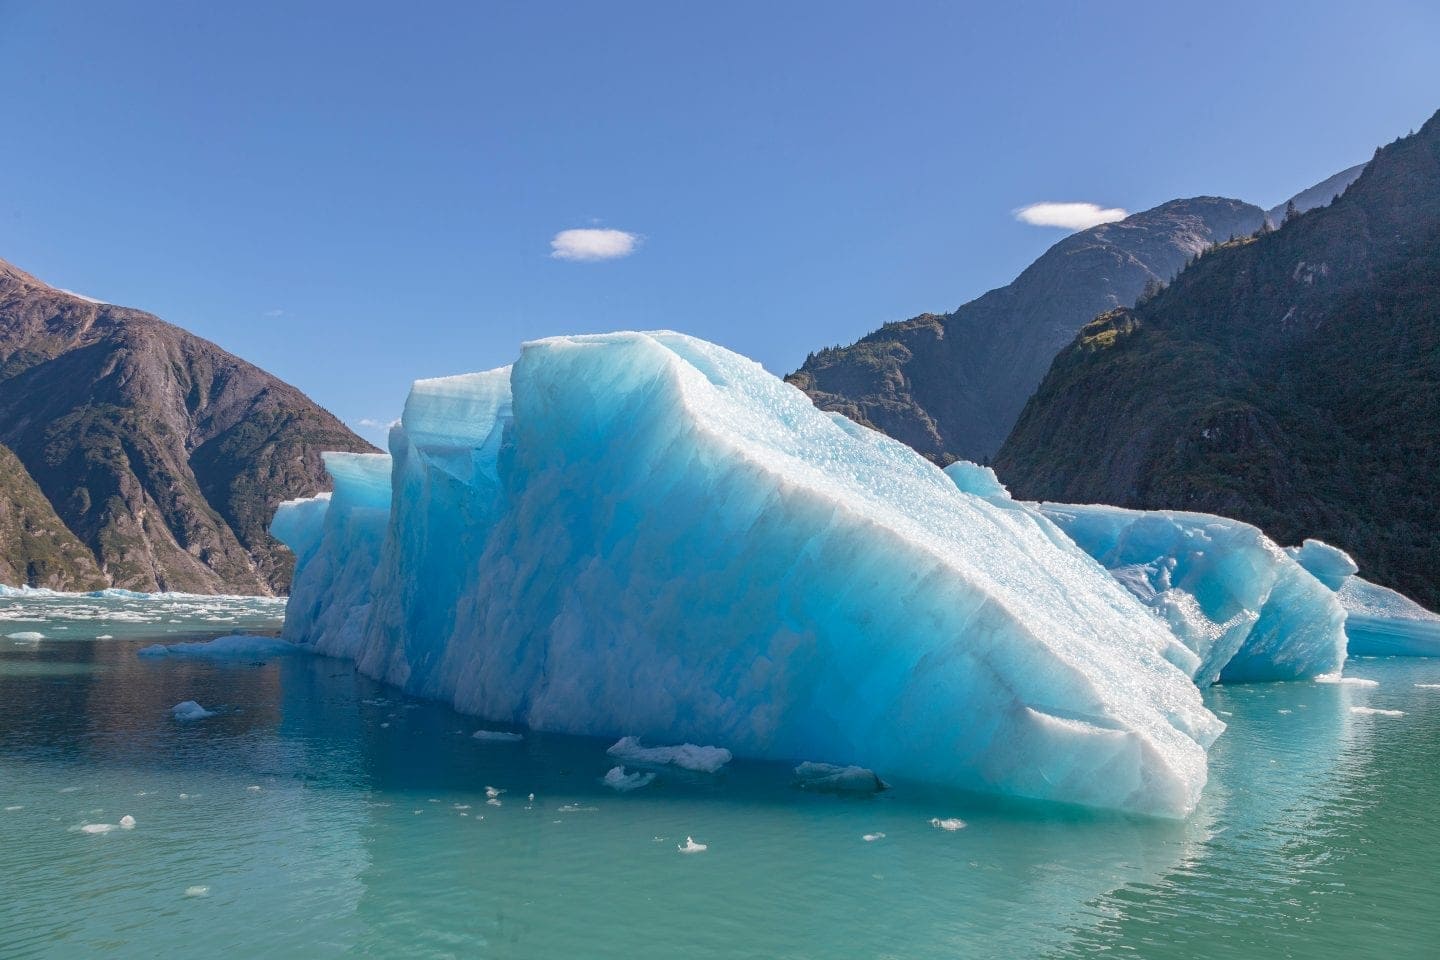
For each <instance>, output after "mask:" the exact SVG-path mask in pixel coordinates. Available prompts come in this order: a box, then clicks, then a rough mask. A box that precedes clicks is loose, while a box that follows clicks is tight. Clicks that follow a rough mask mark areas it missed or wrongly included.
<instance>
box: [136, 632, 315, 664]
mask: <svg viewBox="0 0 1440 960" xmlns="http://www.w3.org/2000/svg"><path fill="white" fill-rule="evenodd" d="M300 649H301V648H300V647H299V646H297V645H296V644H293V643H291V642H290V641H288V640H282V639H280V638H279V637H257V636H251V635H250V634H244V633H236V634H231V635H229V636H225V637H216V638H215V639H214V640H197V641H193V642H189V643H156V644H152V645H150V646H148V647H142V648H140V649H139V650H137V651H136V652H135V655H136V656H137V657H197V658H199V657H206V658H215V659H230V658H248V657H272V656H280V655H284V654H287V653H295V652H297V651H298V650H300Z"/></svg>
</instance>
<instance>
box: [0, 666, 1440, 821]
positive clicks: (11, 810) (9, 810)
mask: <svg viewBox="0 0 1440 960" xmlns="http://www.w3.org/2000/svg"><path fill="white" fill-rule="evenodd" d="M1417 686H1418V684H1417ZM24 809H25V804H23V803H14V804H11V805H10V806H8V807H6V808H5V812H6V813H14V812H15V811H16V810H24Z"/></svg>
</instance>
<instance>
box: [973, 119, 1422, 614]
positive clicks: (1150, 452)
mask: <svg viewBox="0 0 1440 960" xmlns="http://www.w3.org/2000/svg"><path fill="white" fill-rule="evenodd" d="M996 469H997V471H998V472H999V473H1000V475H1001V478H1002V479H1003V480H1005V481H1006V482H1007V483H1008V484H1009V485H1010V486H1011V488H1012V490H1013V491H1014V492H1015V493H1016V494H1017V495H1018V496H1022V497H1027V498H1031V499H1044V500H1064V501H1072V502H1104V503H1112V504H1118V505H1122V506H1131V507H1143V508H1149V509H1155V508H1164V507H1173V508H1183V509H1187V510H1203V511H1207V512H1212V513H1219V514H1224V515H1226V516H1231V517H1236V518H1239V519H1241V520H1246V521H1248V522H1250V523H1253V524H1255V525H1257V526H1259V527H1261V528H1262V529H1264V530H1265V532H1266V533H1268V534H1270V535H1271V536H1272V537H1274V538H1275V539H1277V540H1279V541H1280V542H1282V543H1299V542H1300V540H1301V538H1302V537H1306V536H1310V537H1316V538H1319V539H1321V540H1324V541H1326V542H1328V543H1331V544H1334V545H1336V546H1339V547H1342V548H1344V549H1345V550H1347V551H1349V552H1350V553H1351V555H1352V556H1354V557H1355V559H1356V560H1357V561H1358V562H1359V564H1360V570H1361V573H1362V574H1363V575H1364V576H1365V577H1366V578H1367V579H1370V580H1375V581H1378V582H1380V583H1383V584H1385V585H1386V586H1389V587H1393V588H1396V589H1398V590H1400V591H1402V592H1404V593H1406V594H1408V595H1410V596H1412V597H1414V598H1415V599H1417V600H1419V601H1421V602H1422V603H1425V604H1427V605H1429V606H1432V607H1433V606H1436V605H1437V604H1440V574H1437V571H1440V479H1437V478H1440V114H1437V116H1436V117H1433V118H1431V119H1430V121H1429V122H1427V123H1426V124H1425V126H1424V127H1422V128H1421V130H1420V131H1419V132H1418V133H1417V134H1414V135H1412V136H1410V137H1406V138H1404V139H1402V140H1397V141H1396V142H1395V143H1392V144H1391V145H1389V146H1387V147H1384V148H1383V149H1381V150H1379V151H1377V152H1376V155H1375V158H1374V159H1373V160H1371V162H1370V163H1369V164H1368V165H1367V166H1366V168H1365V171H1364V173H1362V174H1361V176H1360V177H1359V179H1357V180H1356V181H1355V182H1354V183H1353V184H1352V185H1351V186H1350V188H1349V189H1348V190H1347V191H1346V192H1345V193H1344V194H1343V195H1342V196H1341V197H1340V199H1339V200H1337V201H1336V202H1334V203H1332V204H1331V205H1329V206H1327V207H1323V208H1320V209H1317V210H1312V211H1311V212H1309V213H1306V214H1304V215H1302V216H1299V217H1296V218H1295V219H1293V220H1292V221H1291V222H1290V223H1289V224H1287V225H1285V226H1284V227H1282V228H1281V229H1280V230H1278V231H1275V232H1272V233H1268V234H1262V235H1260V236H1258V237H1255V238H1247V239H1245V240H1241V241H1237V242H1234V243H1227V244H1225V245H1223V246H1222V247H1220V248H1218V249H1216V250H1214V251H1212V252H1210V253H1207V254H1206V255H1204V256H1202V257H1201V258H1200V259H1199V260H1198V261H1197V262H1196V263H1195V264H1194V265H1192V266H1191V267H1190V268H1188V269H1187V270H1185V271H1184V272H1183V273H1181V274H1180V276H1179V277H1177V278H1176V279H1175V281H1174V282H1173V283H1172V284H1171V285H1170V286H1169V287H1168V288H1166V289H1165V290H1164V291H1162V292H1161V293H1159V295H1157V296H1155V297H1153V298H1152V299H1150V300H1148V301H1146V302H1145V303H1143V304H1141V305H1139V306H1138V307H1136V308H1134V309H1119V310H1115V311H1112V312H1110V313H1108V314H1106V315H1104V316H1101V317H1099V318H1097V319H1096V320H1094V321H1093V322H1092V323H1090V324H1088V325H1087V326H1086V327H1085V328H1084V329H1083V330H1081V331H1080V333H1079V335H1078V336H1077V337H1076V338H1075V340H1074V342H1073V343H1072V344H1071V345H1070V346H1069V347H1068V348H1067V349H1066V350H1065V351H1064V352H1062V353H1061V354H1060V355H1059V356H1058V357H1057V358H1056V359H1055V362H1054V364H1053V366H1052V367H1051V369H1050V371H1049V373H1048V374H1047V375H1046V377H1045V379H1044V382H1043V383H1042V384H1041V385H1040V387H1039V389H1038V390H1037V392H1036V394H1035V396H1034V397H1033V398H1032V399H1031V401H1030V402H1029V404H1028V405H1027V406H1026V408H1025V411H1024V413H1023V414H1022V415H1021V417H1020V419H1019V421H1018V422H1017V424H1016V426H1015V430H1014V432H1013V433H1012V434H1011V436H1010V438H1009V440H1008V441H1007V442H1006V443H1005V446H1004V447H1003V449H1002V450H1001V451H1000V455H999V457H998V458H997V461H996Z"/></svg>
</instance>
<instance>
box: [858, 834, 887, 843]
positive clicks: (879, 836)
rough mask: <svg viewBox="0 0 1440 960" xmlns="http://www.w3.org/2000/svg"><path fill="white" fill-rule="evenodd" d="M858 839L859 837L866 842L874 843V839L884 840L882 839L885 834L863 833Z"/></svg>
mask: <svg viewBox="0 0 1440 960" xmlns="http://www.w3.org/2000/svg"><path fill="white" fill-rule="evenodd" d="M860 839H861V840H864V841H865V842H866V843H874V842H875V841H876V840H884V839H885V834H883V833H867V834H865V835H864V836H863V837H861V838H860Z"/></svg>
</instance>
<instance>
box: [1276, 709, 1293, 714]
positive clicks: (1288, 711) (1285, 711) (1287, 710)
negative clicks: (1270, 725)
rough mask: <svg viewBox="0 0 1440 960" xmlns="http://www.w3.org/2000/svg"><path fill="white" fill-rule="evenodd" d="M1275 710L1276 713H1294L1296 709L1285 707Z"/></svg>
mask: <svg viewBox="0 0 1440 960" xmlns="http://www.w3.org/2000/svg"><path fill="white" fill-rule="evenodd" d="M1275 712H1276V713H1294V712H1295V711H1294V710H1290V709H1283V710H1276V711H1275Z"/></svg>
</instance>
